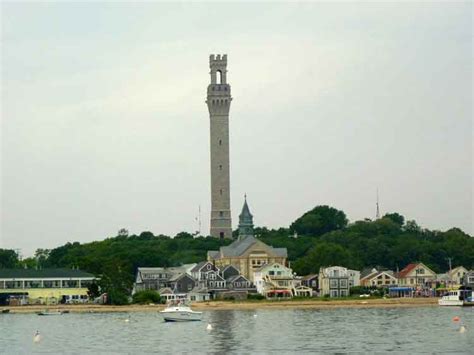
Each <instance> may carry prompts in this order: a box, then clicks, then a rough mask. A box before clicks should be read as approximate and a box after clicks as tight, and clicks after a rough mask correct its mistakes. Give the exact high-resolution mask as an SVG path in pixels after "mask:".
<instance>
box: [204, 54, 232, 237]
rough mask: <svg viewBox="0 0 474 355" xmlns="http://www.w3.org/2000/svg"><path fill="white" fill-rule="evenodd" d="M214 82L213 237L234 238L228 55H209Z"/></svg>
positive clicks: (211, 98)
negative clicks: (231, 202) (230, 163)
mask: <svg viewBox="0 0 474 355" xmlns="http://www.w3.org/2000/svg"><path fill="white" fill-rule="evenodd" d="M209 66H210V68H211V72H210V74H211V83H210V84H209V86H208V87H207V101H206V103H207V107H208V108H209V115H210V120H211V232H210V234H211V236H213V237H217V238H232V219H231V213H230V174H229V170H230V166H229V108H230V102H231V101H232V97H231V96H230V85H229V84H227V55H225V54H224V55H223V56H222V57H221V55H220V54H218V55H216V56H214V55H211V56H210V57H209Z"/></svg>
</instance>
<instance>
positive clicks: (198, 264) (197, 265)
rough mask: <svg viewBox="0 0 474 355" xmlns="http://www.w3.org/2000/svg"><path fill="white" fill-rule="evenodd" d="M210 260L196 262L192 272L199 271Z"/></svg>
mask: <svg viewBox="0 0 474 355" xmlns="http://www.w3.org/2000/svg"><path fill="white" fill-rule="evenodd" d="M208 262H209V261H201V262H199V263H197V264H196V266H195V267H193V268H192V269H191V272H198V271H199V270H201V268H202V267H203V266H204V265H206V264H207V263H208Z"/></svg>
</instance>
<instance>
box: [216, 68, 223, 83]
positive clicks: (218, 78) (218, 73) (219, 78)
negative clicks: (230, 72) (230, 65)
mask: <svg viewBox="0 0 474 355" xmlns="http://www.w3.org/2000/svg"><path fill="white" fill-rule="evenodd" d="M216 80H217V83H218V84H222V72H221V71H220V70H218V71H216Z"/></svg>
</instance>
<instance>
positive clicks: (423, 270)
mask: <svg viewBox="0 0 474 355" xmlns="http://www.w3.org/2000/svg"><path fill="white" fill-rule="evenodd" d="M395 277H396V278H397V279H398V282H399V285H400V286H410V287H415V288H416V287H419V288H424V287H425V285H426V284H429V283H432V282H434V281H436V273H435V272H434V271H433V270H431V269H430V268H429V267H428V266H426V265H425V264H423V263H411V264H408V265H407V266H406V267H405V268H404V269H403V270H402V271H400V272H399V273H398V274H396V275H395Z"/></svg>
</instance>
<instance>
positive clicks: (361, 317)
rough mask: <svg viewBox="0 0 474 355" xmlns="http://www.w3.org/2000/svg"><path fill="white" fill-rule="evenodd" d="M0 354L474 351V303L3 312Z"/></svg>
mask: <svg viewBox="0 0 474 355" xmlns="http://www.w3.org/2000/svg"><path fill="white" fill-rule="evenodd" d="M455 316H458V317H460V321H459V322H454V321H453V317H455ZM208 324H211V325H212V330H210V331H209V330H207V325H208ZM462 324H464V325H465V326H467V331H466V332H465V333H461V332H459V328H460V326H461V325H462ZM37 330H39V332H40V334H41V341H40V342H39V343H34V342H33V337H34V334H35V332H36V331H37ZM0 352H1V353H6V354H30V353H52V354H91V353H95V354H96V353H99V354H100V353H102V354H123V353H124V354H141V353H163V354H171V353H189V354H191V353H193V354H195V353H217V354H220V353H222V354H224V353H226V354H228V353H235V354H250V353H254V354H270V353H283V354H294V353H297V352H298V353H336V352H337V353H347V352H359V353H368V352H369V353H381V352H397V353H406V354H408V353H410V354H414V353H457V354H460V353H465V354H473V353H474V307H472V308H461V307H414V308H335V309H283V310H281V309H279V310H266V309H261V310H235V311H204V312H203V319H202V321H201V322H185V323H165V322H163V320H162V318H161V317H160V315H159V313H158V312H137V313H82V314H79V313H76V314H75V313H70V314H63V315H60V316H50V317H40V316H37V315H36V314H0Z"/></svg>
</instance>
